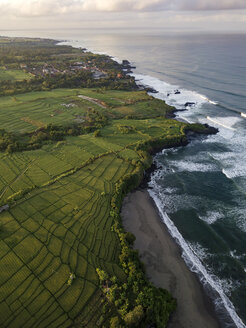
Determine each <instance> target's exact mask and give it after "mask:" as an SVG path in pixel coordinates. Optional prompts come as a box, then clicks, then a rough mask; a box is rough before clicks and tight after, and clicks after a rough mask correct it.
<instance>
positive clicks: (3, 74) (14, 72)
mask: <svg viewBox="0 0 246 328" xmlns="http://www.w3.org/2000/svg"><path fill="white" fill-rule="evenodd" d="M31 78H32V75H31V74H29V73H25V72H24V71H23V70H18V69H6V68H3V67H0V83H1V82H3V81H22V80H25V79H26V80H30V79H31Z"/></svg>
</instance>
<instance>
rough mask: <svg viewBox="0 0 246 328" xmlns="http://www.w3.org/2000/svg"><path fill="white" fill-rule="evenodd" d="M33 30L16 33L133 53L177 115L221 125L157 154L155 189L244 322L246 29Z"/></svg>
mask: <svg viewBox="0 0 246 328" xmlns="http://www.w3.org/2000/svg"><path fill="white" fill-rule="evenodd" d="M0 32H1V31H0ZM16 33H17V32H16V31H11V32H9V33H8V32H7V31H5V32H4V33H3V32H2V33H0V34H5V35H11V34H12V35H16ZM35 33H36V34H35ZM35 33H34V32H28V31H21V32H19V35H24V36H39V37H44V36H45V37H51V38H57V39H67V40H68V41H69V42H68V43H69V44H72V45H74V46H81V47H87V48H89V49H90V50H93V51H95V52H98V53H107V54H110V55H112V56H114V57H116V58H117V60H122V59H128V60H130V61H131V62H132V63H133V64H134V65H136V66H137V69H136V71H135V72H134V75H135V77H136V79H137V80H138V83H140V84H145V85H148V86H151V87H153V88H154V89H155V90H156V91H158V93H157V94H153V96H155V97H158V98H160V99H163V100H165V101H166V102H167V103H168V104H170V105H172V106H175V107H176V108H177V109H180V110H183V109H186V111H180V112H178V113H177V117H178V118H180V119H182V120H185V121H187V122H191V123H192V122H200V123H207V124H210V125H212V126H215V127H217V128H218V129H219V133H218V134H217V135H213V136H209V137H207V138H201V139H196V140H193V141H192V142H190V144H189V145H188V146H186V147H180V148H175V149H169V150H164V151H163V152H161V153H159V154H157V155H156V156H155V161H156V163H157V165H158V167H159V169H158V170H157V171H156V172H154V173H153V175H152V178H151V182H150V183H149V192H150V195H151V196H152V197H153V199H154V200H155V202H156V205H157V207H158V209H159V212H160V215H161V218H162V220H163V221H164V222H165V224H166V225H167V227H168V229H169V231H170V233H171V235H172V236H173V237H174V238H175V240H176V242H177V243H178V244H179V245H180V247H181V249H182V256H183V258H184V260H185V262H186V264H187V265H188V267H189V268H190V270H192V271H194V272H196V273H197V275H198V277H199V279H200V281H201V282H202V283H203V285H204V288H205V289H206V291H207V292H208V293H209V294H210V296H211V297H212V299H213V301H214V304H215V306H216V311H217V314H218V317H219V318H220V320H221V322H222V326H223V327H240V328H241V327H245V323H246V311H245V309H246V60H245V58H246V35H215V34H211V35H205V34H203V35H198V34H186V35H185V34H182V33H177V34H175V33H169V34H167V33H164V32H160V31H152V30H149V31H145V32H143V31H141V32H140V31H139V32H137V31H134V32H133V31H124V30H120V31H114V33H112V31H109V30H108V31H103V30H100V31H98V30H92V31H86V30H71V31H69V30H67V31H62V30H60V31H49V32H48V31H36V32H35ZM177 91H178V92H177ZM188 102H189V103H190V104H189V105H187V103H188ZM185 104H186V105H187V106H185Z"/></svg>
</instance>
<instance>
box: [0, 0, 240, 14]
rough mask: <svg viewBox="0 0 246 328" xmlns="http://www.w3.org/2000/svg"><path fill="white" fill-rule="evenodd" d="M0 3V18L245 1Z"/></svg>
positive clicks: (221, 6)
mask: <svg viewBox="0 0 246 328" xmlns="http://www.w3.org/2000/svg"><path fill="white" fill-rule="evenodd" d="M2 1H3V2H1V0H0V16H3V15H5V14H11V15H13V16H32V17H33V16H50V15H59V14H69V13H78V12H81V13H82V12H87V11H90V12H91V11H93V12H95V11H98V12H130V11H133V12H134V11H135V12H148V11H206V10H229V9H246V1H245V0H219V1H216V0H53V1H50V0H2Z"/></svg>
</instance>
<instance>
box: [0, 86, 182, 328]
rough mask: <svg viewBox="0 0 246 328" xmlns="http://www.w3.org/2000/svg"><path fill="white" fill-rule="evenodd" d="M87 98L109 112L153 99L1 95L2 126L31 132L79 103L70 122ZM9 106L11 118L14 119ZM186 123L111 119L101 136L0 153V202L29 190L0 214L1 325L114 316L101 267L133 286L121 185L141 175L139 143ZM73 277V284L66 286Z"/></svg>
mask: <svg viewBox="0 0 246 328" xmlns="http://www.w3.org/2000/svg"><path fill="white" fill-rule="evenodd" d="M82 91H83V94H85V95H86V96H88V97H91V98H97V99H100V100H101V101H104V102H105V104H106V106H107V109H105V113H108V111H109V110H110V106H115V108H116V107H117V106H122V104H123V103H124V105H125V106H128V105H129V104H131V106H133V103H134V102H136V103H138V102H142V101H146V99H149V96H148V95H147V94H146V93H143V92H140V93H135V92H121V91H112V92H111V91H110V92H109V91H103V93H98V92H96V91H93V90H88V89H84V90H55V91H52V92H34V93H30V94H26V95H18V96H16V98H15V99H14V98H13V97H3V98H2V99H3V103H1V105H0V119H1V117H2V118H3V126H5V128H6V129H9V130H11V129H12V128H13V126H14V127H15V128H16V129H17V130H18V131H20V130H22V129H24V130H25V129H26V130H31V129H35V128H36V127H34V125H35V124H36V125H37V122H42V123H43V124H47V122H48V120H49V119H50V118H51V116H49V115H50V114H51V113H53V112H54V110H57V108H58V107H59V108H60V104H67V105H68V104H72V103H74V104H75V105H76V106H77V107H76V106H68V107H66V106H63V107H64V112H63V113H59V114H58V113H57V116H56V117H57V118H58V117H59V116H60V118H61V119H60V121H59V122H60V123H61V124H63V123H64V124H65V123H67V122H69V120H70V121H71V120H72V119H73V118H74V115H75V114H76V111H80V112H81V113H82V112H83V111H84V110H86V108H87V106H88V104H87V103H86V100H84V99H81V100H79V99H78V94H80V93H82ZM15 103H16V104H18V105H15ZM80 103H81V104H80ZM3 104H5V108H8V110H10V112H11V111H12V112H11V113H13V116H11V118H10V115H6V111H4V105H3ZM90 106H97V105H96V104H90ZM133 108H134V106H133ZM17 109H18V110H17ZM70 109H71V112H69V111H70ZM19 110H20V113H17V112H18V111H19ZM98 110H101V111H104V109H103V108H100V109H98ZM138 110H139V108H138ZM48 116H49V117H50V118H49V119H48V118H47V117H48ZM22 117H29V118H30V119H31V120H32V121H29V122H28V120H25V121H24V120H21V118H22ZM52 119H53V117H52ZM11 120H12V123H13V124H14V125H11ZM31 123H33V125H32V124H31ZM34 123H35V124H34ZM27 125H28V127H27ZM183 125H184V124H183V123H180V122H177V123H174V122H173V121H169V120H164V119H163V118H156V119H146V120H142V119H138V120H132V119H131V120H128V119H114V120H112V119H109V122H108V124H107V126H105V127H101V128H100V136H98V137H96V136H94V134H93V133H91V134H87V135H81V136H77V137H71V136H70V137H66V138H65V140H63V141H60V142H57V143H52V144H48V145H45V146H43V147H42V148H41V149H39V150H33V151H25V152H22V153H18V152H16V153H13V154H6V153H0V202H1V205H4V204H7V203H8V198H9V197H11V196H13V195H14V194H16V193H18V192H21V191H25V190H28V192H27V193H25V194H24V195H23V196H22V197H20V198H19V199H16V200H15V202H12V203H10V204H9V205H10V208H9V209H8V210H7V211H4V212H1V213H0V260H1V264H0V266H1V270H0V312H1V314H2V315H1V316H0V327H3V328H46V327H47V328H50V327H52V328H58V327H62V328H63V327H64V328H66V327H71V326H72V327H73V326H75V325H77V326H78V327H91V328H95V327H97V326H102V325H103V322H104V320H106V319H107V314H106V315H103V316H102V308H101V307H100V304H101V303H100V302H101V300H100V290H99V282H98V276H97V274H96V268H98V267H100V268H101V269H103V270H105V271H107V272H108V273H109V274H110V275H111V276H114V275H115V276H116V277H117V278H118V279H119V280H120V281H124V280H125V279H126V277H125V274H124V272H123V271H122V270H121V268H120V266H119V254H120V251H121V250H120V243H119V239H118V236H117V234H116V233H115V232H113V231H111V227H112V224H113V218H112V217H111V216H110V211H111V199H112V196H113V195H114V192H115V188H116V183H117V182H118V181H119V180H120V179H122V178H123V177H124V176H125V175H127V174H128V175H129V174H131V173H132V172H133V170H134V169H135V165H134V164H133V163H134V162H137V160H139V156H140V155H139V154H138V153H137V151H135V146H136V145H137V144H138V143H139V142H142V141H147V140H149V139H150V138H151V137H165V136H170V135H177V134H181V133H182V127H183ZM119 127H120V128H119ZM122 127H123V128H122ZM124 127H125V129H124ZM125 131H126V133H125ZM134 160H135V161H134ZM71 274H74V275H75V279H73V280H72V283H71V285H69V284H68V280H69V278H70V276H71ZM99 300H100V301H99ZM104 301H105V300H102V304H103V302H104Z"/></svg>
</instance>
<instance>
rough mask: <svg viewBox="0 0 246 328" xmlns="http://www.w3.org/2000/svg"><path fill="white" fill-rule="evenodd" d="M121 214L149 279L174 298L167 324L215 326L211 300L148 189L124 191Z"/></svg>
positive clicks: (174, 326) (189, 327) (178, 327)
mask: <svg viewBox="0 0 246 328" xmlns="http://www.w3.org/2000/svg"><path fill="white" fill-rule="evenodd" d="M121 216H122V221H123V226H124V228H125V229H126V230H127V231H130V232H131V233H133V234H134V235H135V237H136V241H135V243H134V248H136V249H138V251H139V255H140V258H141V260H142V261H143V263H144V264H145V267H146V273H147V276H148V278H149V279H150V281H151V282H153V284H154V285H155V286H156V287H162V288H165V289H167V290H168V291H169V292H170V293H171V294H172V295H173V296H174V297H175V298H176V299H177V304H178V306H177V310H176V311H175V313H174V314H173V316H172V318H171V320H170V323H169V325H168V327H169V328H197V327H201V328H219V327H220V325H219V322H218V320H217V318H216V314H215V311H214V307H213V304H212V301H211V300H210V299H209V298H208V296H207V295H206V294H205V292H204V290H203V287H202V285H201V283H200V282H199V281H198V278H197V277H196V276H195V274H194V273H192V272H191V271H190V270H189V269H188V267H187V266H186V264H185V262H184V260H183V259H182V257H181V253H180V249H179V247H178V245H177V244H176V243H175V241H174V240H173V238H172V237H171V236H170V234H169V232H168V230H167V228H166V226H165V225H164V224H163V223H162V222H161V219H160V216H159V213H158V209H157V208H156V205H155V203H154V201H153V200H152V198H151V197H150V195H149V193H148V191H147V190H146V189H143V190H137V191H134V192H132V193H130V194H128V195H127V196H126V197H125V199H124V202H123V207H122V213H121Z"/></svg>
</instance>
